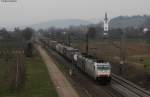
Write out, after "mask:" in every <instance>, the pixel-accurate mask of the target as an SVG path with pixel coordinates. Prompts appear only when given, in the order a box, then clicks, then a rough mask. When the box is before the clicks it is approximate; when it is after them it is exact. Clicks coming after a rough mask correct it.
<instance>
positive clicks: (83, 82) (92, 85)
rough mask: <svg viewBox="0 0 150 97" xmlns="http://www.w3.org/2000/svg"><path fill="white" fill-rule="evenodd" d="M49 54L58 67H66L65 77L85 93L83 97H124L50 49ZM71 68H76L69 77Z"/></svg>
mask: <svg viewBox="0 0 150 97" xmlns="http://www.w3.org/2000/svg"><path fill="white" fill-rule="evenodd" d="M48 52H49V54H50V55H51V56H52V57H53V58H54V60H55V62H58V63H56V64H57V65H59V64H61V65H62V64H64V65H65V70H63V72H64V71H65V75H66V76H68V78H69V79H70V80H71V82H72V84H73V86H74V87H75V88H77V89H78V90H80V92H81V91H82V92H84V93H83V94H84V96H83V95H82V96H83V97H124V96H123V95H122V94H120V93H119V92H117V91H116V90H114V89H113V88H112V87H111V86H109V85H108V86H103V85H99V83H96V82H95V81H93V80H92V79H90V78H89V76H87V75H85V74H83V73H82V72H81V71H80V70H78V68H76V67H75V66H74V65H72V64H71V63H70V62H69V61H67V60H66V59H65V58H63V57H62V56H60V55H59V54H58V53H56V52H55V51H53V50H51V49H49V50H48ZM70 66H73V67H72V68H74V73H73V74H74V75H73V76H71V77H69V74H68V70H69V68H70ZM60 67H61V66H60Z"/></svg>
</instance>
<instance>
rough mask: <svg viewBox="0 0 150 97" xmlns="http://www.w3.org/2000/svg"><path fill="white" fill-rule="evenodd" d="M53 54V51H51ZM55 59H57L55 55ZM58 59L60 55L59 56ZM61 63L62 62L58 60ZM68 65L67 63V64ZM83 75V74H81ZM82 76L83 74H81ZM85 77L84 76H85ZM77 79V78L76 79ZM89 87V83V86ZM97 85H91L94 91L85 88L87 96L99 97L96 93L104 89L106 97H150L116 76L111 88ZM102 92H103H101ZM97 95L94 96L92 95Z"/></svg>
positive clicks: (113, 77)
mask: <svg viewBox="0 0 150 97" xmlns="http://www.w3.org/2000/svg"><path fill="white" fill-rule="evenodd" d="M50 52H52V51H50ZM54 57H56V56H55V55H54ZM57 57H58V55H57ZM61 60H65V59H61ZM58 61H60V60H58ZM65 63H66V62H65ZM67 64H71V63H67ZM80 73H81V72H80ZM80 76H81V74H80ZM83 76H84V75H83ZM75 79H76V78H75ZM87 80H88V79H86V80H84V81H83V83H82V84H79V85H80V86H81V85H84V84H85V83H84V82H86V81H87ZM87 85H89V83H88V84H87ZM94 85H95V84H93V85H91V86H90V87H93V88H94V89H93V88H92V89H93V90H92V91H91V89H88V87H86V85H85V86H83V87H85V88H84V90H85V91H86V92H87V94H88V95H89V97H99V96H98V95H99V94H98V93H95V91H98V90H101V89H100V88H102V89H103V92H105V93H106V94H105V95H107V96H106V97H150V92H149V91H146V90H144V89H142V88H140V87H139V86H137V85H135V84H134V83H132V82H130V81H128V80H126V79H124V78H122V77H119V76H117V75H115V74H112V84H111V85H110V86H98V87H97V85H96V86H94ZM101 91H102V90H101ZM92 92H93V93H95V94H96V95H95V94H94V95H92V94H90V93H92Z"/></svg>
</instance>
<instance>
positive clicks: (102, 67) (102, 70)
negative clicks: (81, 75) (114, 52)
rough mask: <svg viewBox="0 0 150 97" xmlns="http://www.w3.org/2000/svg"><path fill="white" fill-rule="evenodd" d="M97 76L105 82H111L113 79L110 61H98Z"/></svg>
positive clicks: (96, 64) (96, 65)
mask: <svg viewBox="0 0 150 97" xmlns="http://www.w3.org/2000/svg"><path fill="white" fill-rule="evenodd" d="M95 67H96V76H97V80H100V81H103V82H108V83H109V82H110V81H111V65H110V63H109V62H99V61H98V62H96V63H95Z"/></svg>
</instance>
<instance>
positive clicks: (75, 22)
mask: <svg viewBox="0 0 150 97" xmlns="http://www.w3.org/2000/svg"><path fill="white" fill-rule="evenodd" d="M91 23H92V22H90V21H86V20H80V19H66V20H52V21H48V22H43V23H39V24H34V25H31V26H30V27H32V28H34V29H40V28H43V29H46V28H49V27H57V28H66V27H69V26H79V25H88V24H91Z"/></svg>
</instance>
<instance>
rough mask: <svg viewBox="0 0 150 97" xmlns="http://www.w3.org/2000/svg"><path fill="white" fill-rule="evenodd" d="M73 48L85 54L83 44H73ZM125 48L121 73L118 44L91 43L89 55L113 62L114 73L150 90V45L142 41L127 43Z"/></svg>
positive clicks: (108, 42)
mask: <svg viewBox="0 0 150 97" xmlns="http://www.w3.org/2000/svg"><path fill="white" fill-rule="evenodd" d="M114 44H115V45H114ZM73 46H74V47H76V48H79V49H80V50H81V51H82V52H85V43H84V42H79V43H74V44H73ZM125 46H126V55H127V56H126V57H127V58H126V64H125V65H124V66H122V68H123V70H122V73H120V72H119V67H120V65H119V61H120V49H119V47H120V42H114V43H113V44H112V43H111V42H110V41H107V42H106V41H103V42H101V41H99V42H98V41H96V42H95V41H91V42H90V43H89V48H90V49H89V53H90V54H91V55H94V56H97V57H98V58H103V59H106V60H109V61H111V62H113V63H114V64H113V66H112V68H113V69H112V70H113V72H114V73H116V74H118V75H120V76H123V77H125V78H127V79H129V80H131V81H133V82H136V83H137V84H139V85H141V86H142V87H145V88H147V89H150V87H149V86H150V82H149V81H150V45H149V44H147V43H145V42H143V41H138V42H137V41H128V42H126V44H125Z"/></svg>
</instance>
